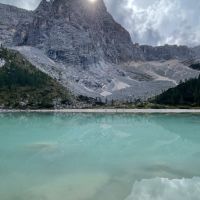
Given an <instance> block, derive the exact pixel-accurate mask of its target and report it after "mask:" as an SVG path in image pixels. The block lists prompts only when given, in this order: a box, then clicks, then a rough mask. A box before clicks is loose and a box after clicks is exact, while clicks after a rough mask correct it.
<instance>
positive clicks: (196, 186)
mask: <svg viewBox="0 0 200 200" xmlns="http://www.w3.org/2000/svg"><path fill="white" fill-rule="evenodd" d="M0 199H2V200H27V199H28V200H169V199H170V200H199V199H200V115H192V114H146V115H145V114H141V115H139V114H135V115H134V114H106V115H105V114H44V113H43V114H39V113H38V114H37V113H35V114H31V113H15V114H0Z"/></svg>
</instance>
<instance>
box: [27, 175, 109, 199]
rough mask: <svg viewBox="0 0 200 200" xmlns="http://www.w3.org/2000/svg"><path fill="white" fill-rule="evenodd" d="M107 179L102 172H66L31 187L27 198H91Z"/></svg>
mask: <svg viewBox="0 0 200 200" xmlns="http://www.w3.org/2000/svg"><path fill="white" fill-rule="evenodd" d="M108 181H109V176H108V175H106V174H103V173H82V174H80V173H77V174H67V175H65V176H63V177H60V178H56V179H55V180H52V181H51V182H49V181H48V182H47V183H44V184H43V185H40V186H39V187H37V186H36V187H35V188H32V189H31V190H30V191H29V192H28V194H27V199H32V198H33V199H34V200H35V199H48V200H55V199H56V200H63V199H69V200H78V199H80V200H83V199H91V198H92V197H93V196H94V195H95V194H96V193H97V192H98V190H100V189H101V188H102V187H103V186H104V185H105V184H106V183H107V182H108ZM34 195H36V196H34Z"/></svg>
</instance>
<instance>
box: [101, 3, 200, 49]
mask: <svg viewBox="0 0 200 200" xmlns="http://www.w3.org/2000/svg"><path fill="white" fill-rule="evenodd" d="M105 1H106V3H107V6H108V9H109V11H110V12H111V13H112V14H113V16H114V17H115V19H116V20H117V21H119V22H120V23H121V24H123V26H125V28H126V29H127V30H129V32H130V33H131V36H132V40H133V41H134V42H138V43H142V44H151V45H163V44H166V43H168V44H184V45H189V46H194V45H199V44H200V15H199V9H200V1H196V0H190V1H188V0H121V1H120V0H113V1H111V0H105Z"/></svg>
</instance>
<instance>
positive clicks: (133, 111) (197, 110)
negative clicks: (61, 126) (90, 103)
mask: <svg viewBox="0 0 200 200" xmlns="http://www.w3.org/2000/svg"><path fill="white" fill-rule="evenodd" d="M0 113H111V114H112V113H113V114H114V113H122V114H123V113H133V114H137V113H138V114H139V113H141V114H143V113H144V114H145V113H150V114H151V113H152V114H153V113H175V114H176V113H197V114H200V109H61V110H47V109H40V110H7V109H5V110H4V109H2V110H0Z"/></svg>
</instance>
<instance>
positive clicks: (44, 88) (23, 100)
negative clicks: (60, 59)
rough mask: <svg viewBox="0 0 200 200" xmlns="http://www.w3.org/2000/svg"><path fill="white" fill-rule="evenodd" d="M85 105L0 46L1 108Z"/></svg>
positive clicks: (17, 54) (46, 76) (19, 57)
mask: <svg viewBox="0 0 200 200" xmlns="http://www.w3.org/2000/svg"><path fill="white" fill-rule="evenodd" d="M84 104H85V105H86V103H85V102H81V101H78V99H76V98H75V97H74V96H73V95H72V94H71V93H70V92H68V91H67V90H66V88H64V87H63V86H61V85H60V84H59V83H57V82H56V81H55V80H54V79H52V78H51V77H49V76H48V75H46V74H45V73H43V72H41V71H40V70H38V69H37V68H35V67H34V66H33V65H32V64H30V63H29V62H28V61H27V60H25V59H24V58H23V57H22V56H21V55H20V54H19V53H17V52H15V51H13V50H12V51H11V50H7V49H2V48H0V108H1V109H8V108H16V109H19V108H20V109H28V108H29V109H39V108H43V109H44V108H46V109H48V108H71V107H74V106H76V107H78V106H79V105H82V106H83V105H84Z"/></svg>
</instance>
